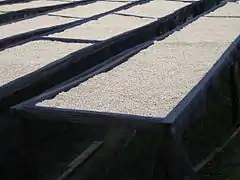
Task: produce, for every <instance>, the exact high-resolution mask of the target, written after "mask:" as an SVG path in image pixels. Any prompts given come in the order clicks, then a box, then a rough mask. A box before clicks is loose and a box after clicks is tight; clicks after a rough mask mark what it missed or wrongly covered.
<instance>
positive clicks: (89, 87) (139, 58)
mask: <svg viewBox="0 0 240 180" xmlns="http://www.w3.org/2000/svg"><path fill="white" fill-rule="evenodd" d="M233 9H234V8H232V4H231V3H228V5H226V6H224V7H222V8H221V9H219V10H216V12H214V13H211V14H209V15H215V16H218V12H219V14H221V15H223V14H227V13H229V12H231V13H232V14H234V15H235V16H238V15H239V13H240V11H238V9H236V11H235V13H233ZM215 20H216V21H213V20H212V18H207V17H203V18H200V19H199V20H197V21H196V22H194V23H193V24H190V25H188V26H187V27H186V28H184V29H182V30H181V31H180V32H176V33H174V34H173V35H171V36H170V37H169V38H167V39H165V40H163V41H160V42H156V43H155V44H154V45H153V46H151V47H149V48H147V49H145V50H143V51H141V52H140V53H138V54H137V55H135V56H133V57H132V58H130V59H129V60H128V61H127V62H125V63H123V64H121V65H119V66H118V67H116V68H114V69H112V70H111V71H109V72H106V73H101V74H99V75H96V76H95V77H93V78H91V79H89V80H87V81H85V82H84V83H81V84H80V85H79V86H78V87H75V88H72V89H71V90H70V91H68V92H63V93H60V94H58V95H57V96H56V97H55V98H54V99H51V100H46V101H43V102H41V103H39V104H38V105H40V106H51V107H61V108H68V109H84V110H92V111H101V112H102V111H104V112H114V113H126V114H135V115H143V116H155V117H165V116H166V115H167V114H168V113H169V112H170V111H171V110H172V109H173V108H174V107H175V106H176V105H177V104H178V103H179V101H180V100H181V99H182V98H183V97H184V96H185V95H186V94H187V93H188V92H189V91H190V90H191V89H192V88H193V87H194V86H195V85H196V84H197V83H198V82H199V80H201V78H202V77H203V76H204V75H205V74H206V73H207V72H208V71H209V69H210V68H211V67H212V66H213V65H214V63H216V60H218V58H219V57H220V56H221V55H222V53H223V52H224V51H225V50H226V49H227V47H228V46H229V45H230V44H231V42H232V41H233V40H234V39H235V38H236V37H237V36H238V35H239V32H240V26H239V24H240V23H239V21H240V20H239V19H238V18H235V19H234V18H232V19H231V20H226V19H225V18H222V19H221V18H220V19H218V18H215ZM222 29H224V31H225V32H222ZM233 29H234V30H233ZM219 31H220V32H221V33H220V32H219ZM229 32H230V33H229ZM218 34H222V35H224V39H223V40H222V39H221V38H216V37H215V36H216V35H218Z"/></svg>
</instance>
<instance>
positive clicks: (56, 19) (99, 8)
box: [0, 2, 123, 39]
mask: <svg viewBox="0 0 240 180" xmlns="http://www.w3.org/2000/svg"><path fill="white" fill-rule="evenodd" d="M93 4H95V3H93ZM93 4H88V5H84V6H78V7H75V8H69V9H67V10H62V11H59V13H61V14H62V15H64V17H62V16H59V15H57V14H54V13H52V14H51V13H50V14H49V15H42V16H38V17H35V18H31V19H26V20H23V21H19V22H15V23H12V24H7V25H3V26H0V39H3V38H6V37H9V36H13V35H17V34H20V33H24V32H28V31H32V30H36V29H40V28H46V27H51V26H55V25H60V24H65V23H69V22H72V21H76V20H79V19H81V18H80V17H87V16H89V17H90V16H92V15H95V14H99V13H102V12H106V11H109V10H112V9H114V8H116V7H119V6H121V5H122V4H123V3H113V2H101V3H96V4H97V5H94V7H95V8H94V9H92V8H91V7H92V6H93ZM65 11H69V13H66V12H65ZM62 12H63V13H62ZM64 12H65V13H64ZM70 12H71V13H70ZM68 16H69V17H68Z"/></svg>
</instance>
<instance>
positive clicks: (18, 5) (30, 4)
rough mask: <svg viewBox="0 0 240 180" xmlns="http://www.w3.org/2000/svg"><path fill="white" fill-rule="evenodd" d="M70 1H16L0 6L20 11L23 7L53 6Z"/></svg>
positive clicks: (3, 8)
mask: <svg viewBox="0 0 240 180" xmlns="http://www.w3.org/2000/svg"><path fill="white" fill-rule="evenodd" d="M66 3H69V2H64V1H47V0H39V1H29V2H25V3H16V4H9V5H2V6H0V11H5V12H9V11H19V10H22V9H29V8H37V7H44V6H53V5H57V4H66Z"/></svg>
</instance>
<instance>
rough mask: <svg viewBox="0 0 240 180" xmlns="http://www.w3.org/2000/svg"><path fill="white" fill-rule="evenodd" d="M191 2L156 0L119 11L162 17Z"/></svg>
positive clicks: (134, 14)
mask: <svg viewBox="0 0 240 180" xmlns="http://www.w3.org/2000/svg"><path fill="white" fill-rule="evenodd" d="M195 1H197V0H195ZM189 4H190V2H189V3H188V2H181V1H166V0H154V1H150V2H149V3H147V4H144V5H141V6H135V7H133V8H130V9H126V10H123V11H120V12H119V13H123V14H126V15H133V16H143V17H149V18H160V17H163V16H166V15H167V14H170V13H172V12H174V11H175V10H177V9H180V8H181V7H184V6H187V5H189Z"/></svg>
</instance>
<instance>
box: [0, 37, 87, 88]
mask: <svg viewBox="0 0 240 180" xmlns="http://www.w3.org/2000/svg"><path fill="white" fill-rule="evenodd" d="M88 45H90V44H78V43H62V42H56V41H54V42H52V41H43V40H39V41H32V42H29V43H26V44H24V45H21V46H16V47H13V48H9V49H6V50H4V51H2V52H0V60H1V63H0V71H1V73H0V86H1V85H3V84H6V83H8V82H10V81H12V80H14V79H17V78H19V77H21V76H24V75H26V74H28V73H31V72H33V71H35V70H37V69H39V68H41V67H43V66H45V65H47V64H49V63H51V62H53V61H55V60H58V59H60V58H62V57H64V56H66V55H68V54H70V53H72V52H74V51H77V50H79V49H81V48H83V47H86V46H88Z"/></svg>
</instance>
